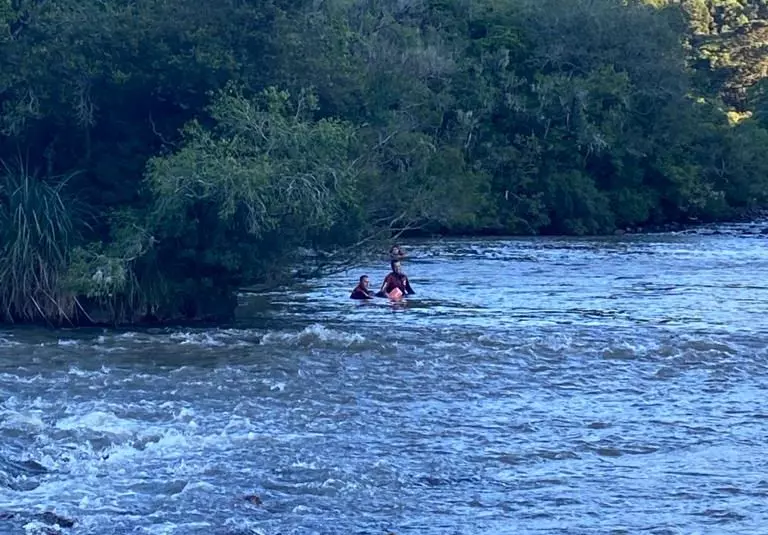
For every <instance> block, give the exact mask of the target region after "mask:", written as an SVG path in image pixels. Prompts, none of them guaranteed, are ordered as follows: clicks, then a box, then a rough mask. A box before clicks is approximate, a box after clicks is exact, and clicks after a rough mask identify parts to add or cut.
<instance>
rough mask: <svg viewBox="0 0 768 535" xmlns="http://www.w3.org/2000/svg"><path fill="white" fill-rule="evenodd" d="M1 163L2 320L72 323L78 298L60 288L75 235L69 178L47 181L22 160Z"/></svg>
mask: <svg viewBox="0 0 768 535" xmlns="http://www.w3.org/2000/svg"><path fill="white" fill-rule="evenodd" d="M0 164H2V165H1V166H0V319H1V320H3V321H10V322H13V321H25V322H26V321H46V322H49V323H63V322H70V321H71V320H70V318H71V317H72V316H73V312H74V311H75V310H76V307H77V300H76V298H75V296H74V295H72V294H71V293H70V292H66V291H63V290H62V286H61V284H60V282H61V279H62V277H63V276H64V274H65V272H66V270H67V267H68V264H69V255H70V247H71V245H72V241H73V234H74V225H73V220H72V216H71V214H70V211H69V209H68V207H67V204H66V203H65V200H64V199H63V197H62V189H63V188H64V186H65V185H66V182H67V180H68V177H67V178H65V179H60V178H57V179H55V180H50V179H42V178H40V177H38V176H37V175H36V174H35V173H30V170H29V166H28V164H27V163H26V162H24V161H23V160H22V158H21V157H19V158H18V160H17V162H16V164H15V165H9V164H8V162H6V161H0Z"/></svg>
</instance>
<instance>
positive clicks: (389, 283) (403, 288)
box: [376, 260, 416, 297]
mask: <svg viewBox="0 0 768 535" xmlns="http://www.w3.org/2000/svg"><path fill="white" fill-rule="evenodd" d="M390 265H391V267H392V272H391V273H390V274H389V275H387V276H386V277H385V278H384V282H383V283H382V285H381V290H379V292H378V293H377V294H376V295H378V296H380V297H386V296H388V295H389V294H390V292H392V290H394V289H395V288H397V289H399V290H400V292H402V294H403V295H412V294H415V293H416V292H414V291H413V288H411V283H410V282H409V281H408V277H407V276H406V274H405V273H403V268H402V267H401V266H400V261H399V260H392V262H391V264H390Z"/></svg>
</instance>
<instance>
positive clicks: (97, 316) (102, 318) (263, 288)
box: [0, 210, 768, 329]
mask: <svg viewBox="0 0 768 535" xmlns="http://www.w3.org/2000/svg"><path fill="white" fill-rule="evenodd" d="M638 234H662V235H663V234H670V235H677V234H681V235H686V234H696V235H712V236H718V235H727V236H733V237H750V238H768V210H750V211H745V212H743V213H742V214H740V216H739V217H737V218H733V219H731V220H728V221H721V222H700V221H688V222H687V223H685V224H683V223H671V224H666V225H658V226H654V225H648V226H642V227H636V228H628V229H626V230H619V231H616V232H614V233H611V234H602V235H593V236H580V237H579V239H603V238H607V237H610V236H627V237H630V236H632V235H638ZM542 236H548V237H552V236H553V235H542ZM520 237H526V238H530V239H535V238H536V236H529V235H509V234H504V235H499V234H494V233H478V234H469V235H467V234H453V233H446V234H439V235H435V234H419V233H418V232H416V233H411V234H410V235H409V236H406V237H403V238H402V239H400V240H399V241H398V243H400V244H401V245H403V246H404V247H406V248H408V247H409V244H410V241H409V240H416V241H417V242H419V243H423V242H424V241H425V240H426V241H428V240H431V239H437V240H440V239H443V238H450V239H452V240H455V239H467V240H472V239H476V238H490V239H503V238H520ZM557 237H560V238H564V239H567V238H568V236H563V235H557ZM384 252H385V251H384V250H382V251H381V254H382V257H383V256H385V255H384ZM313 258H315V257H314V256H313ZM367 261H368V256H367V255H366V256H363V257H361V258H358V259H357V261H356V262H349V261H347V262H344V263H343V270H348V269H353V268H355V267H356V266H359V265H363V264H365V263H366V262H367ZM297 265H301V264H297ZM320 278H321V276H320V275H318V276H317V277H316V278H314V279H312V280H315V281H316V280H320ZM307 282H308V281H307V279H306V277H303V276H302V277H299V278H294V279H291V278H286V279H283V280H281V282H280V283H275V284H262V285H256V286H250V287H248V288H247V289H245V288H244V289H238V290H233V292H232V293H231V295H230V296H229V297H228V299H227V301H223V300H218V301H215V302H214V301H211V300H210V299H208V300H206V301H203V300H202V299H201V300H200V302H199V303H197V304H196V305H195V307H196V308H197V309H198V310H203V311H205V312H204V313H202V314H199V315H197V316H193V317H190V316H189V314H183V313H177V314H175V315H174V314H171V315H167V316H165V317H162V316H158V315H157V314H150V315H147V314H142V315H137V316H136V317H135V318H134V319H133V320H131V321H126V320H123V321H117V322H116V321H113V320H112V319H111V316H110V312H109V311H108V310H106V309H101V308H98V306H96V305H91V306H90V307H89V308H88V309H87V313H88V314H87V316H86V315H85V314H83V315H81V316H78V321H77V322H62V323H60V324H53V323H52V322H50V321H47V320H41V319H37V320H34V321H22V322H16V323H15V325H19V326H38V327H44V328H53V329H56V328H72V327H80V328H121V329H124V328H128V327H134V328H139V329H151V328H215V327H222V326H228V325H232V324H233V322H234V321H235V319H236V316H237V313H236V311H237V308H238V306H239V305H238V302H239V301H240V300H242V298H243V297H246V298H247V297H252V296H258V295H260V294H270V293H272V292H274V291H276V290H279V291H285V292H290V291H291V289H292V287H295V286H296V285H298V284H305V283H307ZM353 282H354V281H349V285H353ZM350 288H351V286H350ZM237 295H240V296H241V298H238V297H237ZM0 325H4V326H6V327H10V326H12V325H14V324H12V323H2V322H0Z"/></svg>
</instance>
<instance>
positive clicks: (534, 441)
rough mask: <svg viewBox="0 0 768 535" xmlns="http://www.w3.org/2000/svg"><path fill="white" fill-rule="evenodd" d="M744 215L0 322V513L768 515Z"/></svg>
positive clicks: (449, 523)
mask: <svg viewBox="0 0 768 535" xmlns="http://www.w3.org/2000/svg"><path fill="white" fill-rule="evenodd" d="M765 226H768V225H765ZM759 230H761V228H759V227H752V228H746V227H744V228H742V227H739V226H733V227H728V228H725V229H724V230H722V232H721V233H718V234H714V233H709V232H694V233H678V234H664V235H661V234H660V235H642V236H634V235H633V236H622V237H612V238H601V239H593V238H583V239H574V238H569V239H566V238H525V239H523V238H520V239H503V240H502V239H484V240H477V239H465V240H459V239H452V240H438V241H425V242H419V243H413V244H406V245H405V249H406V251H407V253H409V254H410V255H411V258H410V259H409V260H408V261H406V262H405V263H404V268H405V270H406V272H407V273H408V275H409V276H410V278H411V281H412V284H413V286H414V289H415V290H416V292H417V294H416V295H415V296H413V298H412V299H409V300H408V301H407V302H406V303H403V304H396V305H393V304H390V303H388V302H386V301H385V300H381V299H379V300H376V301H375V302H369V303H359V302H353V301H351V300H350V299H349V298H348V296H349V292H350V291H351V289H352V287H353V286H354V284H355V282H356V279H357V277H358V276H359V275H361V274H363V273H367V274H368V275H370V277H371V281H372V284H373V285H374V286H378V285H379V284H380V283H381V280H382V278H383V277H384V275H386V273H387V271H388V269H387V265H386V261H383V260H382V261H377V262H372V263H371V264H370V265H368V266H364V267H363V268H359V269H355V270H353V271H351V272H348V273H341V274H338V275H333V276H330V277H328V278H326V279H324V280H319V281H313V282H312V283H311V284H306V285H304V286H300V287H296V288H292V289H291V290H290V291H289V292H286V293H273V294H268V295H265V296H261V297H249V298H243V306H242V307H241V309H242V310H241V311H240V313H239V315H240V319H239V321H238V322H237V323H236V324H234V325H231V326H226V327H220V328H198V329H189V328H184V329H181V328H174V329H170V328H169V329H165V328H164V329H155V330H146V329H143V330H103V329H95V330H59V331H53V330H50V331H48V330H41V329H29V328H8V327H0V533H10V534H29V535H32V534H37V533H59V532H60V533H63V534H68V533H72V534H89V535H90V534H94V535H97V534H98V535H105V534H129V533H130V534H179V535H181V534H185V535H189V534H221V535H235V534H263V535H277V534H283V535H286V534H345V535H346V534H350V535H351V534H359V535H362V534H370V535H386V534H388V533H395V534H397V535H401V534H419V535H423V534H497V533H498V534H523V533H562V534H581V533H616V534H619V533H627V534H634V533H653V534H662V533H670V534H671V533H685V534H691V533H745V534H754V533H767V532H768V455H766V453H768V448H767V447H766V442H765V441H766V437H768V406H767V405H766V400H767V399H768V344H767V343H766V341H767V340H768V314H767V313H766V312H768V310H767V309H768V236H766V235H761V234H759V233H758V231H759ZM249 496H250V497H251V498H249V499H246V497H249ZM253 496H258V499H257V498H253ZM45 513H53V515H52V514H48V515H46V514H45ZM54 515H55V516H54ZM65 519H66V520H70V521H72V522H74V524H73V525H70V523H69V522H67V521H66V520H65ZM57 522H58V523H59V526H58V527H57V526H56V523H57Z"/></svg>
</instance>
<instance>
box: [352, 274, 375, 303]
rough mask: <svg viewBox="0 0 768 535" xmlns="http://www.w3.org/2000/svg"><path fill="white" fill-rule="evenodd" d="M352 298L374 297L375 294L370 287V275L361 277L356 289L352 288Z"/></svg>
mask: <svg viewBox="0 0 768 535" xmlns="http://www.w3.org/2000/svg"><path fill="white" fill-rule="evenodd" d="M349 297H350V298H352V299H373V298H374V294H373V291H371V290H369V289H368V275H363V276H362V277H360V282H358V284H357V286H355V289H354V290H352V295H350V296H349Z"/></svg>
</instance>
